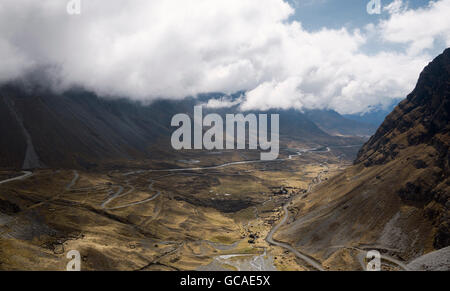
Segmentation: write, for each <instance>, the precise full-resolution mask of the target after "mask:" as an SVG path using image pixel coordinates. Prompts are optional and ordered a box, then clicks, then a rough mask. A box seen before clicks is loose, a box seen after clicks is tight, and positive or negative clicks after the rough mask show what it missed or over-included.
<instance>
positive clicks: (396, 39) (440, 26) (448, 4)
mask: <svg viewBox="0 0 450 291" xmlns="http://www.w3.org/2000/svg"><path fill="white" fill-rule="evenodd" d="M395 2H401V1H394V3H395ZM394 6H395V5H394ZM400 7H402V6H401V5H400ZM390 12H391V13H392V15H391V17H390V18H389V19H387V20H385V21H382V22H381V23H380V24H379V29H380V30H381V31H382V38H383V39H384V41H386V42H392V43H400V44H407V45H408V46H409V47H408V53H409V54H420V53H421V52H422V51H423V50H425V49H432V48H433V47H434V46H435V44H436V41H442V42H444V43H445V45H446V46H447V47H448V46H450V20H449V15H450V1H449V0H441V1H434V2H433V1H430V3H429V4H428V6H427V7H424V8H418V9H416V10H414V9H402V8H399V9H392V10H391V11H390Z"/></svg>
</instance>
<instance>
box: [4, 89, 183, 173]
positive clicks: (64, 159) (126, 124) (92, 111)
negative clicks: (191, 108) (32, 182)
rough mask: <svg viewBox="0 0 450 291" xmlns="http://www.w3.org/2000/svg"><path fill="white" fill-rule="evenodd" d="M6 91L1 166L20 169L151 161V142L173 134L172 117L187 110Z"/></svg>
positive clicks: (77, 94) (75, 93)
mask: <svg viewBox="0 0 450 291" xmlns="http://www.w3.org/2000/svg"><path fill="white" fill-rule="evenodd" d="M0 92H1V93H0V108H1V110H2V111H3V113H4V114H2V115H1V117H0V118H1V122H0V123H1V124H2V134H3V135H4V136H6V137H7V139H2V142H1V144H0V145H1V146H2V147H1V149H2V155H1V160H0V165H1V166H6V167H15V168H21V167H23V168H38V167H44V166H49V167H73V166H79V167H84V168H89V167H92V166H94V165H95V164H96V163H100V162H102V161H105V160H113V159H136V158H146V157H147V158H148V157H150V151H149V146H150V145H151V143H152V142H155V141H156V140H157V139H158V137H160V136H165V135H169V134H170V128H169V126H170V118H171V116H172V115H173V114H176V113H178V110H187V109H186V108H183V104H178V103H167V102H163V101H161V102H156V103H155V104H153V106H151V107H149V106H142V105H141V104H138V103H132V102H129V101H126V100H107V99H101V98H98V97H97V96H95V95H94V94H91V93H89V92H85V91H82V90H72V91H70V92H66V93H64V94H61V95H56V94H54V93H52V92H50V91H47V90H41V89H33V90H25V89H23V88H22V87H18V86H4V87H3V88H2V89H1V90H0ZM188 103H189V102H187V101H186V102H185V103H184V104H185V105H187V104H188ZM30 147H31V149H30ZM3 153H5V154H3Z"/></svg>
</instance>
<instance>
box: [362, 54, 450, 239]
mask: <svg viewBox="0 0 450 291" xmlns="http://www.w3.org/2000/svg"><path fill="white" fill-rule="evenodd" d="M415 148H417V149H420V152H419V150H415ZM449 148H450V49H446V50H445V51H444V53H443V54H441V55H440V56H438V57H437V58H436V59H435V60H434V61H433V62H431V63H430V64H429V65H428V66H427V67H426V68H425V69H424V71H423V72H422V74H421V75H420V78H419V81H418V83H417V85H416V88H415V89H414V91H413V92H412V93H411V94H410V95H409V96H408V97H407V99H405V100H404V101H403V102H401V103H400V104H399V105H398V106H397V108H395V110H394V111H393V112H392V113H391V114H390V115H389V116H388V117H387V118H386V120H385V121H384V123H383V124H382V125H381V127H380V128H379V129H378V131H377V132H376V134H375V135H374V136H373V137H372V138H371V139H370V140H369V141H368V142H367V143H366V144H365V145H364V146H363V148H362V149H361V150H360V152H359V153H358V157H357V159H356V161H355V164H363V165H364V166H366V167H372V166H374V165H386V167H389V165H390V163H391V162H392V164H393V162H394V161H395V160H396V159H399V157H402V158H403V159H405V160H406V162H405V163H404V164H403V165H402V167H404V170H405V171H410V176H411V179H410V180H408V181H399V182H398V183H404V185H401V189H400V190H398V191H397V195H399V197H400V198H401V199H402V200H403V201H405V202H406V203H416V204H417V205H418V207H424V209H425V212H426V213H428V214H429V215H427V216H428V218H430V219H432V221H433V224H434V225H435V226H436V227H437V234H436V237H435V242H434V246H435V247H436V248H442V247H446V246H448V245H450V229H449V225H450V215H449V206H450V202H449V196H450V195H449V193H450V187H449V185H450V180H449V174H450V166H449V165H450V154H449ZM419 156H420V158H418V157H419ZM395 166H397V167H398V166H399V165H398V163H397V164H396V165H395Z"/></svg>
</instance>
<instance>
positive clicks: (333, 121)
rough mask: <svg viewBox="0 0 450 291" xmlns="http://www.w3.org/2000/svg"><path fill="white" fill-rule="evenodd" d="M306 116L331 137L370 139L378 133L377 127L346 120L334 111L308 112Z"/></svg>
mask: <svg viewBox="0 0 450 291" xmlns="http://www.w3.org/2000/svg"><path fill="white" fill-rule="evenodd" d="M305 114H306V116H307V117H308V118H309V119H310V120H312V121H313V122H314V123H315V124H317V125H318V126H319V127H320V128H321V129H322V130H324V131H325V132H327V133H329V134H331V135H340V136H367V137H369V136H371V135H372V134H373V133H374V132H375V131H376V126H375V125H373V124H370V123H366V122H363V121H357V120H352V119H349V118H346V117H344V116H342V115H340V114H339V113H337V112H336V111H334V110H308V111H306V112H305Z"/></svg>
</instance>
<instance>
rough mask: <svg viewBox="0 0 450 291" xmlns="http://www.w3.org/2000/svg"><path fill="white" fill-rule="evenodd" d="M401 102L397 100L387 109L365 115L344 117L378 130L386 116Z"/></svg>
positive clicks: (375, 110)
mask: <svg viewBox="0 0 450 291" xmlns="http://www.w3.org/2000/svg"><path fill="white" fill-rule="evenodd" d="M400 101H402V100H401V99H400V100H399V99H396V100H394V101H393V102H392V104H390V105H389V106H387V107H386V108H376V109H373V110H372V111H370V112H366V113H363V114H344V115H343V117H345V118H347V119H351V120H354V121H357V122H362V123H368V124H371V125H373V126H375V127H376V128H378V127H379V126H380V125H381V124H382V123H383V121H384V119H385V118H386V116H388V115H389V114H390V113H391V112H392V111H393V110H394V108H395V107H396V106H397V105H398V103H400ZM376 128H375V130H376Z"/></svg>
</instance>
